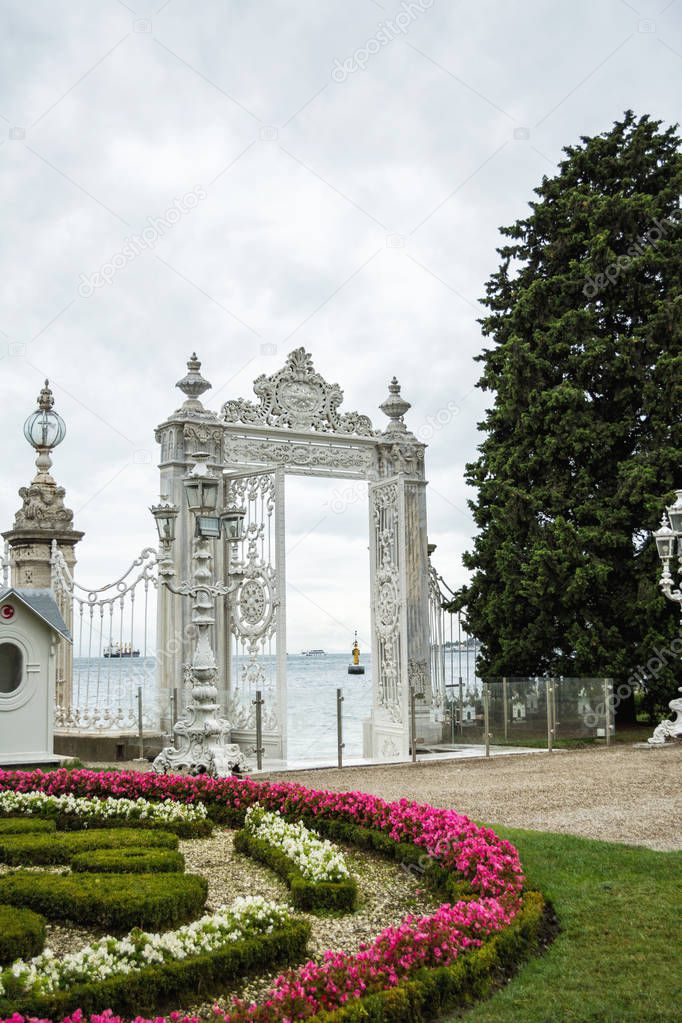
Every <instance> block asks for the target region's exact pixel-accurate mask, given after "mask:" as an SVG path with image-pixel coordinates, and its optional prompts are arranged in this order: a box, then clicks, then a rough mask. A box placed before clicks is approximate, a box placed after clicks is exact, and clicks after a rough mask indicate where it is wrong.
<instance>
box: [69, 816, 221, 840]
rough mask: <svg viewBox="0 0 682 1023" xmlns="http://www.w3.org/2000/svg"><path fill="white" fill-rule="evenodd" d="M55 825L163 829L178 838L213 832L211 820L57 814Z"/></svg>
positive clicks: (84, 828)
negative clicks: (113, 818) (162, 819)
mask: <svg viewBox="0 0 682 1023" xmlns="http://www.w3.org/2000/svg"><path fill="white" fill-rule="evenodd" d="M53 820H55V822H56V825H57V831H91V830H92V831H94V830H98V829H101V828H106V829H107V830H111V829H114V828H124V829H125V828H128V829H129V828H135V829H138V830H142V831H165V832H166V833H167V834H168V833H171V834H174V835H177V836H178V838H183V839H190V838H210V837H211V835H212V834H213V821H211V820H205V821H149V820H135V819H134V818H130V819H121V820H112V819H111V818H109V819H106V818H103V819H102V820H93V819H92V818H87V817H76V816H69V815H68V814H63V813H62V814H59V815H58V816H57V817H55V818H53Z"/></svg>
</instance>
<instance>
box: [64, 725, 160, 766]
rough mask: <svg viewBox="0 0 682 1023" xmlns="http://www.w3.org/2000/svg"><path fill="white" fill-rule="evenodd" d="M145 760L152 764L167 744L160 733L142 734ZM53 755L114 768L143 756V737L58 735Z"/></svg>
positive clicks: (125, 735)
mask: <svg viewBox="0 0 682 1023" xmlns="http://www.w3.org/2000/svg"><path fill="white" fill-rule="evenodd" d="M143 739H144V756H145V759H147V760H153V759H154V757H155V756H156V755H157V754H158V753H160V752H161V750H162V749H163V747H164V746H165V745H167V743H168V737H167V736H165V735H163V734H162V733H161V732H160V731H159V732H157V731H148V732H144V733H143ZM54 751H55V753H57V754H59V756H61V757H77V758H78V759H79V760H82V761H83V762H84V763H90V762H94V763H107V764H115V763H117V762H119V761H127V760H135V759H137V757H139V755H140V737H139V735H138V733H137V732H106V733H103V734H99V733H95V732H55V733H54Z"/></svg>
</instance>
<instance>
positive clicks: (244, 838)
mask: <svg viewBox="0 0 682 1023" xmlns="http://www.w3.org/2000/svg"><path fill="white" fill-rule="evenodd" d="M234 847H235V849H236V850H237V852H240V853H244V854H245V855H246V856H250V857H251V859H254V860H258V862H259V863H264V864H265V865H266V866H268V867H270V869H271V870H274V872H275V873H276V874H278V875H279V876H280V877H281V878H282V880H283V881H284V882H285V884H287V885H288V887H289V889H290V890H291V899H292V902H293V904H294V906H296V908H297V909H304V910H312V911H313V912H314V911H317V910H330V909H331V910H344V911H349V910H352V909H355V907H356V905H357V900H358V886H357V884H356V882H355V880H354V879H353V878H352V877H351V878H347V879H346V880H344V881H309V880H308V879H307V878H305V877H304V876H303V874H302V873H301V871H300V870H299V869H298V867H297V866H296V865H295V864H294V863H292V861H291V860H290V859H289V857H288V856H287V855H286V854H285V853H284V852H283V851H282V850H281V849H278V848H277V847H276V846H274V845H270V843H269V842H266V841H264V840H263V839H262V838H255V837H254V836H253V835H250V834H249V833H248V831H245V830H242V831H238V832H237V833H236V835H235V836H234Z"/></svg>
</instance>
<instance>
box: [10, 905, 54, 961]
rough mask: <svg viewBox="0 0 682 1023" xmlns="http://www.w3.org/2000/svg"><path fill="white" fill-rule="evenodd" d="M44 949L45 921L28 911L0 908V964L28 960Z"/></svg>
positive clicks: (13, 907) (12, 907)
mask: <svg viewBox="0 0 682 1023" xmlns="http://www.w3.org/2000/svg"><path fill="white" fill-rule="evenodd" d="M44 947H45V921H44V920H43V918H42V916H39V915H38V913H34V912H33V911H32V910H30V909H18V908H17V907H16V906H0V964H2V965H5V964H7V963H13V962H14V960H15V959H30V958H31V957H32V956H37V955H38V954H39V953H40V952H42V950H43V948H44Z"/></svg>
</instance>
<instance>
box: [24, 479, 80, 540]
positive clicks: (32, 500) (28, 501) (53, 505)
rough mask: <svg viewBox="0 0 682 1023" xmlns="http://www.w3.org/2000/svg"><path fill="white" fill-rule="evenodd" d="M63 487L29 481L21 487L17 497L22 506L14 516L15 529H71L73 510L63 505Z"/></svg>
mask: <svg viewBox="0 0 682 1023" xmlns="http://www.w3.org/2000/svg"><path fill="white" fill-rule="evenodd" d="M65 494H66V491H65V490H64V487H55V486H53V485H50V484H44V483H31V484H29V486H28V487H21V488H20V490H19V497H20V498H21V499H22V501H23V507H22V508H20V509H19V511H18V512H17V513H16V515H15V517H14V528H15V529H35V528H36V527H38V528H39V529H45V530H55V529H56V530H63V529H71V526H72V523H73V512H72V511H71V509H70V508H65V507H64V497H65Z"/></svg>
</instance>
